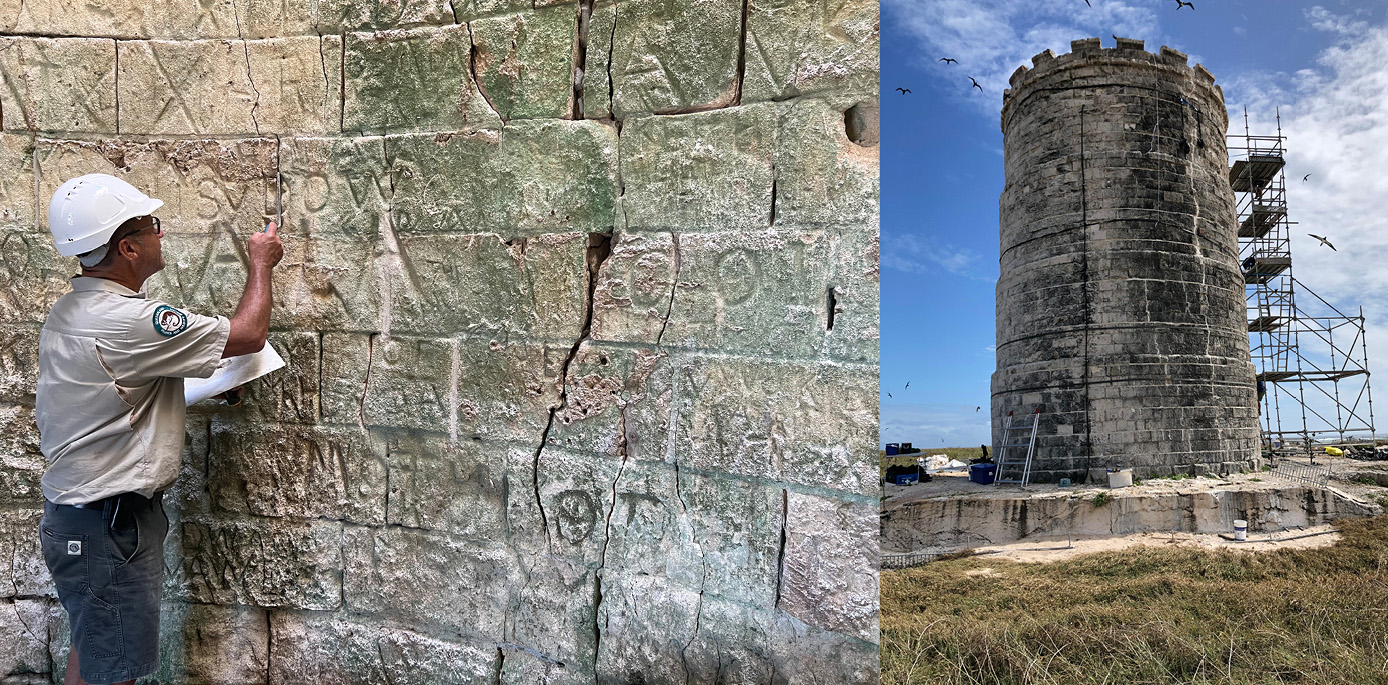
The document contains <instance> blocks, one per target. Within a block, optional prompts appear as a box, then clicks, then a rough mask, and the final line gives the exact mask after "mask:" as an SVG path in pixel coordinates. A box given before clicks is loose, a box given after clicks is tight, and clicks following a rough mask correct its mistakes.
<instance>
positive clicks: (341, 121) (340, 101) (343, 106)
mask: <svg viewBox="0 0 1388 685" xmlns="http://www.w3.org/2000/svg"><path fill="white" fill-rule="evenodd" d="M341 47H342V50H341V52H339V53H338V64H337V69H338V71H337V86H338V91H339V92H338V97H337V130H339V131H345V130H347V29H345V28H344V29H342V46H341ZM381 145H382V147H384V146H385V143H382V144H381Z"/></svg>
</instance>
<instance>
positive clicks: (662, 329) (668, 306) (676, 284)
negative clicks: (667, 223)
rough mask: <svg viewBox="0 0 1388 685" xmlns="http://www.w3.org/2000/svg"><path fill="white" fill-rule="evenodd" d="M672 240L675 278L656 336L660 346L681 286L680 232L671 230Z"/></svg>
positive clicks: (671, 283) (656, 342) (657, 343)
mask: <svg viewBox="0 0 1388 685" xmlns="http://www.w3.org/2000/svg"><path fill="white" fill-rule="evenodd" d="M670 240H671V241H673V242H674V244H675V249H674V253H675V278H674V280H672V281H671V282H670V301H669V302H667V303H666V305H665V320H664V321H662V322H661V323H660V334H659V335H657V336H656V337H655V345H656V347H660V342H661V341H662V340H664V339H665V327H666V326H669V325H670V315H671V314H672V313H674V311H675V289H676V288H678V287H679V286H680V268H681V266H682V265H681V264H680V262H681V260H680V236H679V234H678V233H675V232H673V231H672V232H671V233H670Z"/></svg>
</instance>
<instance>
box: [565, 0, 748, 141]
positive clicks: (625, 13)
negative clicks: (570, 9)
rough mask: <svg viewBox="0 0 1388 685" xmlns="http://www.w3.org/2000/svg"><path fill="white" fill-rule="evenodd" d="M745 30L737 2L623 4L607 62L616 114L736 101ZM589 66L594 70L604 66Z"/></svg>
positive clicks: (699, 0) (643, 0)
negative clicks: (739, 57)
mask: <svg viewBox="0 0 1388 685" xmlns="http://www.w3.org/2000/svg"><path fill="white" fill-rule="evenodd" d="M597 13H598V10H596V9H595V10H594V14H597ZM589 35H590V36H591V35H592V31H591V28H590V31H589ZM741 35H742V3H740V2H737V1H736V0H674V1H657V0H634V1H633V2H623V3H621V4H620V11H619V12H617V14H616V23H615V27H614V29H613V37H612V46H611V50H610V53H609V54H610V58H609V59H610V62H609V61H606V60H604V61H603V62H606V66H607V71H608V72H609V73H611V78H612V111H613V114H615V115H616V117H617V118H626V117H627V116H629V115H631V114H637V113H642V112H656V113H666V114H672V113H676V112H681V111H697V110H702V109H716V108H719V107H725V106H727V105H729V104H732V103H733V102H734V99H735V98H736V96H737V90H738V72H737V68H738V49H739V42H740V40H741ZM589 54H590V55H591V54H592V53H591V52H590V53H589ZM588 65H589V69H588V70H589V72H592V71H597V70H601V69H602V66H603V64H602V63H594V62H591V61H590V62H588ZM585 88H587V86H586V85H585Z"/></svg>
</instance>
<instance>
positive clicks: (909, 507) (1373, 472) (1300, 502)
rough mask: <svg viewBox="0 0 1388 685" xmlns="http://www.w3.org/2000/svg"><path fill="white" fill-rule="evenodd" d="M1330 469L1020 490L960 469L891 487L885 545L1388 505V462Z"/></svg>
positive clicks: (1297, 515) (989, 542)
mask: <svg viewBox="0 0 1388 685" xmlns="http://www.w3.org/2000/svg"><path fill="white" fill-rule="evenodd" d="M1317 463H1318V464H1325V463H1327V460H1326V459H1324V458H1320V459H1317ZM1332 468H1333V469H1335V470H1334V473H1336V474H1337V477H1336V478H1335V479H1333V480H1331V481H1330V485H1328V486H1326V487H1320V486H1316V485H1310V484H1306V483H1302V482H1296V481H1291V480H1288V479H1286V478H1283V477H1280V476H1277V475H1274V474H1273V473H1271V472H1258V473H1247V474H1235V475H1231V476H1225V477H1223V478H1219V477H1202V478H1188V479H1182V480H1171V479H1154V480H1148V481H1143V482H1142V483H1141V484H1139V485H1136V486H1133V487H1129V488H1121V489H1117V490H1110V489H1108V488H1107V487H1096V486H1078V487H1066V488H1062V487H1059V486H1056V485H1032V486H1029V487H1028V488H1027V489H1026V490H1021V489H1019V488H1018V487H1016V486H992V485H977V484H974V483H971V482H969V480H968V478H967V477H966V476H965V475H964V474H963V472H959V473H957V474H943V475H938V476H936V477H935V478H934V479H933V480H932V481H931V482H929V483H922V484H918V485H912V486H897V485H885V486H884V488H885V490H884V493H883V494H884V499H883V505H882V518H881V544H882V552H883V553H886V554H894V553H905V552H922V551H932V552H937V551H938V552H950V551H957V550H960V549H967V548H975V547H984V546H996V545H1006V544H1009V543H1013V542H1017V541H1020V540H1032V541H1038V542H1041V541H1054V540H1060V541H1062V542H1065V541H1068V540H1078V539H1091V538H1103V537H1111V536H1129V535H1134V534H1139V533H1196V534H1218V533H1231V532H1232V531H1233V529H1234V520H1235V519H1243V520H1246V521H1248V529H1249V533H1250V535H1252V534H1257V533H1276V532H1280V531H1285V530H1292V529H1309V528H1313V527H1315V526H1320V525H1323V524H1326V523H1329V522H1330V521H1333V520H1334V519H1337V518H1342V517H1347V516H1352V517H1359V516H1376V515H1379V514H1382V513H1384V507H1383V505H1382V504H1380V503H1379V498H1380V497H1381V498H1382V499H1383V501H1384V502H1388V489H1385V488H1383V487H1382V486H1379V485H1377V484H1374V481H1377V480H1378V479H1377V478H1376V477H1375V476H1377V474H1380V473H1381V474H1384V476H1383V482H1388V464H1384V463H1382V462H1356V461H1353V460H1348V459H1345V460H1342V461H1341V462H1340V463H1339V464H1334V465H1332ZM1349 479H1355V480H1357V481H1360V482H1352V481H1351V480H1349Z"/></svg>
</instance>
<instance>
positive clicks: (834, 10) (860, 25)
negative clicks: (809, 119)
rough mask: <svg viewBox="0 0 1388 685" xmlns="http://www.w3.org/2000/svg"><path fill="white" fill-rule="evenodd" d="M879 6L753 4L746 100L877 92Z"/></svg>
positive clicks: (872, 96) (801, 0)
mask: <svg viewBox="0 0 1388 685" xmlns="http://www.w3.org/2000/svg"><path fill="white" fill-rule="evenodd" d="M880 33H881V27H880V26H879V23H878V5H877V3H875V2H872V1H871V0H849V1H847V2H841V3H824V2H817V1H815V0H773V1H772V2H751V3H750V4H749V5H748V7H747V38H746V40H747V50H746V61H747V63H746V78H745V80H744V81H743V84H742V100H743V102H756V101H764V100H783V99H786V98H790V97H797V96H801V95H812V94H817V93H824V94H832V95H833V96H834V97H836V98H849V97H853V96H862V97H863V98H864V99H865V100H872V101H875V100H876V99H877V93H878V82H877V79H878V71H879V65H878V59H879V58H878V44H879V42H880Z"/></svg>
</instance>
